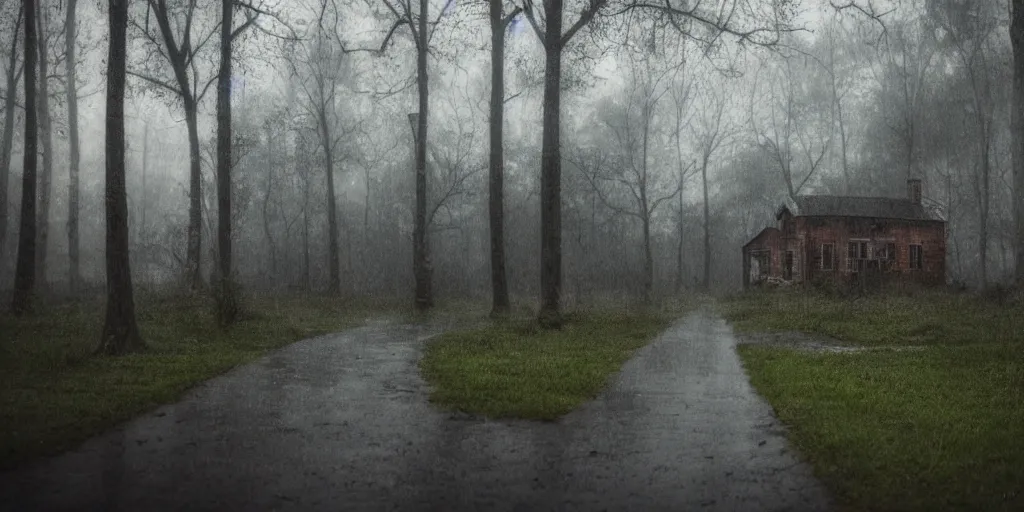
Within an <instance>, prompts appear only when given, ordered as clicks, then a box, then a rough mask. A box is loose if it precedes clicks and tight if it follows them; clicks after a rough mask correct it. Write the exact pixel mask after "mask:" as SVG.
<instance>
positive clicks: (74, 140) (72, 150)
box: [64, 0, 81, 293]
mask: <svg viewBox="0 0 1024 512" xmlns="http://www.w3.org/2000/svg"><path fill="white" fill-rule="evenodd" d="M66 9H67V13H66V14H67V18H66V19H65V20H64V31H65V32H64V58H65V64H64V70H65V79H66V80H67V83H66V84H65V85H64V90H65V93H66V96H67V102H68V177H69V181H68V224H67V230H68V285H69V286H70V288H71V292H72V293H75V292H76V291H77V290H78V286H79V285H78V283H79V281H80V279H81V277H80V276H81V271H80V270H79V267H80V261H81V256H80V255H79V246H78V245H79V240H78V211H79V209H80V208H81V207H80V206H79V204H78V203H79V201H78V191H79V188H80V184H79V182H80V178H79V163H80V160H81V150H80V149H79V147H78V80H77V77H76V67H77V65H78V63H77V62H76V61H75V59H76V55H75V44H76V42H75V41H76V35H77V32H78V22H77V20H76V18H75V15H76V11H77V10H78V0H68V3H67V6H66Z"/></svg>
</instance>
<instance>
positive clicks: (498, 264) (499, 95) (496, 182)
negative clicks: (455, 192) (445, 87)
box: [487, 0, 521, 316]
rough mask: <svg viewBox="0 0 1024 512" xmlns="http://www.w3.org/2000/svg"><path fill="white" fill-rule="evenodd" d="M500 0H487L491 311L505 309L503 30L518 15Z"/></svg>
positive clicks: (506, 279) (502, 312) (507, 300)
mask: <svg viewBox="0 0 1024 512" xmlns="http://www.w3.org/2000/svg"><path fill="white" fill-rule="evenodd" d="M503 7H504V0H489V1H488V18H489V20H490V25H491V99H490V101H491V104H490V114H491V115H490V145H491V148H490V176H489V180H488V189H487V190H488V194H489V197H488V205H489V211H490V231H491V293H492V295H493V303H492V310H491V314H493V315H498V316H500V315H505V314H507V313H508V312H509V308H510V305H509V298H508V275H507V273H506V271H505V197H504V194H505V192H504V183H505V182H504V179H505V154H504V151H503V147H502V144H503V137H502V133H503V130H504V123H505V33H506V32H507V31H508V26H509V23H511V22H512V20H514V19H515V18H516V16H518V15H519V13H520V11H521V9H520V8H518V7H516V8H514V9H512V11H511V12H509V13H508V14H505V13H504V9H503Z"/></svg>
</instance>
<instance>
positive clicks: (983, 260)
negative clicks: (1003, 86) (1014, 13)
mask: <svg viewBox="0 0 1024 512" xmlns="http://www.w3.org/2000/svg"><path fill="white" fill-rule="evenodd" d="M929 7H930V14H931V16H930V21H931V22H933V23H934V24H935V25H936V26H937V28H939V29H941V31H942V36H943V37H944V39H945V40H946V42H947V44H948V45H949V46H950V48H951V50H952V53H953V55H954V58H955V60H956V61H957V63H958V64H959V67H960V68H961V70H962V72H963V73H964V74H965V75H966V78H967V83H968V84H969V86H970V93H971V100H970V102H971V103H970V107H971V108H970V110H971V111H972V113H973V117H974V121H975V123H976V131H975V141H976V145H977V147H976V150H975V154H976V155H977V163H976V164H975V166H974V167H975V172H974V179H973V180H972V185H973V189H974V194H975V199H976V201H977V203H978V252H979V259H980V262H979V267H978V270H979V272H980V278H979V280H980V283H981V286H982V287H985V286H986V285H987V284H988V246H989V211H990V209H991V199H992V196H991V181H992V151H993V138H994V135H993V131H994V127H993V123H994V119H993V118H994V109H995V103H994V99H993V84H992V79H993V75H994V72H993V69H992V64H990V63H989V60H990V59H991V58H992V56H991V55H989V54H990V53H991V48H990V44H991V39H992V36H993V35H994V33H995V30H996V27H997V26H998V23H999V20H998V19H997V17H996V16H995V13H994V12H991V11H990V12H986V11H987V10H990V9H991V7H986V6H984V5H981V4H977V5H972V4H967V3H959V2H949V1H948V0H933V1H932V2H931V3H930V4H929Z"/></svg>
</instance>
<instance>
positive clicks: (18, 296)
mask: <svg viewBox="0 0 1024 512" xmlns="http://www.w3.org/2000/svg"><path fill="white" fill-rule="evenodd" d="M24 2H25V4H24V5H25V7H24V9H25V151H24V164H23V168H22V174H21V176H22V178H21V227H20V231H19V232H18V263H17V267H16V269H15V272H14V298H13V300H12V304H11V311H12V312H13V313H14V314H15V315H22V314H24V313H26V312H28V311H29V310H30V309H31V308H32V295H33V292H34V290H35V277H36V159H37V153H36V152H37V150H38V148H37V138H36V135H37V126H36V124H37V123H36V4H35V1H34V0H24Z"/></svg>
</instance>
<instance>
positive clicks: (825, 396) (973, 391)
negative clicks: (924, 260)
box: [722, 292, 1024, 511]
mask: <svg viewBox="0 0 1024 512" xmlns="http://www.w3.org/2000/svg"><path fill="white" fill-rule="evenodd" d="M722 310H723V312H724V313H725V314H726V316H727V317H728V318H730V319H731V320H732V321H733V324H734V326H735V327H736V328H737V330H738V331H741V332H744V331H747V332H752V331H764V330H798V331H804V332H808V333H812V334H826V335H829V336H832V337H835V338H837V339H839V340H842V341H845V342H847V343H849V344H853V345H867V346H881V345H885V346H903V345H923V346H924V348H923V349H922V350H914V351H894V350H876V351H864V352H856V353H840V354H834V353H813V352H806V351H799V350H793V349H792V348H784V347H772V346H759V345H744V346H741V347H740V348H739V353H740V356H741V357H742V359H743V362H744V366H745V367H746V370H747V373H748V374H749V375H750V379H751V382H752V383H753V385H754V386H755V387H756V388H757V389H758V391H759V392H760V393H761V394H762V395H763V396H764V397H765V398H766V399H767V400H768V401H769V402H770V403H771V405H772V406H773V408H774V409H775V411H776V414H777V415H778V417H779V419H780V420H782V421H783V422H784V423H785V424H786V425H787V426H788V428H789V436H790V439H791V441H792V442H793V443H794V445H795V446H796V447H797V449H799V450H800V451H801V453H803V454H804V455H805V456H806V457H807V458H808V459H809V460H810V461H811V462H812V463H813V465H814V468H815V472H816V473H817V474H818V475H819V477H821V478H822V480H823V481H824V482H825V483H826V485H828V486H829V487H830V489H831V490H832V491H833V493H834V494H835V495H836V497H837V498H838V500H839V502H840V504H841V505H842V507H843V508H844V509H847V510H965V511H966V510H993V511H995V510H1024V309H1022V307H1021V305H1020V304H1012V303H1010V304H998V303H994V302H990V301H986V300H982V299H980V298H977V297H975V296H971V295H967V294H960V295H952V294H945V293H938V292H935V293H925V294H918V295H914V296H867V297H861V298H859V299H834V298H829V297H826V296H821V295H810V296H807V295H800V294H797V293H792V292H781V293H753V294H749V295H742V296H738V297H734V298H732V299H730V300H728V301H725V302H724V303H723V304H722Z"/></svg>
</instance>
